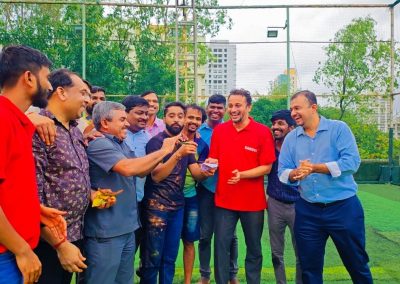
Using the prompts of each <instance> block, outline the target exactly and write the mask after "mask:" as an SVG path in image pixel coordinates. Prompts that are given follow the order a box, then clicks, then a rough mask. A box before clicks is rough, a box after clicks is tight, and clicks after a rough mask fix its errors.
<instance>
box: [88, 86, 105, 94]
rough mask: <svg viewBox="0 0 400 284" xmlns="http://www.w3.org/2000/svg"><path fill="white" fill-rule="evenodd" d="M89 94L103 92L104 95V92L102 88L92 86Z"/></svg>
mask: <svg viewBox="0 0 400 284" xmlns="http://www.w3.org/2000/svg"><path fill="white" fill-rule="evenodd" d="M90 92H91V93H92V94H94V93H97V92H103V93H104V94H106V90H105V89H104V88H103V87H100V86H92V87H91V88H90Z"/></svg>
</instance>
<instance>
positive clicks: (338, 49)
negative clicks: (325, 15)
mask: <svg viewBox="0 0 400 284" xmlns="http://www.w3.org/2000/svg"><path fill="white" fill-rule="evenodd" d="M375 26H376V22H375V21H374V20H373V19H372V18H370V17H366V18H357V19H354V20H353V21H352V22H351V23H350V24H348V25H347V26H345V27H344V28H343V29H341V30H339V31H338V32H337V33H336V34H335V37H334V39H333V40H332V43H330V44H329V45H328V46H327V47H325V51H326V55H327V60H326V61H325V62H324V63H320V67H319V68H318V70H317V71H316V73H315V76H314V81H315V82H316V83H321V84H324V85H325V86H327V87H328V88H329V89H330V90H331V92H332V94H333V96H332V98H333V100H334V102H335V103H336V104H337V106H338V107H339V109H340V116H339V119H342V118H343V115H344V113H345V111H346V110H347V109H348V108H349V107H352V106H355V105H357V103H359V102H360V101H361V100H362V99H363V98H364V99H365V96H364V97H363V95H366V94H367V93H369V92H373V91H376V92H379V93H381V94H385V95H387V94H388V88H389V82H390V74H389V70H390V68H389V62H390V45H389V43H387V42H381V41H379V40H378V39H377V35H376V31H375ZM396 57H398V55H396ZM397 64H398V60H397Z"/></svg>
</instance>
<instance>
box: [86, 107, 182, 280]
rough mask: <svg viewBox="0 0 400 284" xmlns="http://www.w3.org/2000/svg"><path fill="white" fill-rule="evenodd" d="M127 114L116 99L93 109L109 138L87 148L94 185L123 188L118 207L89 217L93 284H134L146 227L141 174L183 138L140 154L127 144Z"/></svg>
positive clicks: (88, 272)
mask: <svg viewBox="0 0 400 284" xmlns="http://www.w3.org/2000/svg"><path fill="white" fill-rule="evenodd" d="M126 117H127V114H126V112H125V107H124V106H123V105H122V104H119V103H115V102H101V103H99V104H97V105H96V106H95V108H94V110H93V123H94V126H95V127H96V130H98V131H100V132H101V133H102V134H103V135H104V137H99V138H97V139H95V140H93V141H91V142H90V143H89V146H88V148H87V155H88V158H89V174H90V182H91V187H92V188H94V189H102V188H109V189H111V190H112V191H113V192H116V191H120V190H121V189H122V190H123V192H122V193H121V194H120V195H118V200H117V201H116V203H115V204H114V205H113V206H112V207H110V208H108V209H103V210H99V209H97V208H95V207H91V208H89V209H88V211H87V214H86V216H85V226H84V234H85V244H84V247H85V252H86V257H87V265H88V269H87V270H86V271H85V276H84V283H88V284H95V283H133V271H134V270H133V261H134V253H135V235H134V232H135V230H136V229H137V228H139V226H140V222H139V220H138V212H137V201H136V190H135V176H145V175H146V174H148V173H149V172H150V171H151V170H152V169H154V167H156V165H157V164H158V163H159V162H161V161H162V159H163V158H164V157H165V156H166V155H168V154H169V153H170V152H172V150H173V149H174V148H175V143H176V141H177V139H176V138H170V139H165V140H164V141H163V144H162V146H160V148H159V149H158V150H157V151H154V152H153V153H151V154H149V155H147V156H145V157H140V158H136V157H135V155H134V152H133V151H132V150H131V149H130V148H129V146H128V145H127V144H126V143H125V142H124V139H125V138H126V135H127V128H128V127H129V123H128V122H127V119H126Z"/></svg>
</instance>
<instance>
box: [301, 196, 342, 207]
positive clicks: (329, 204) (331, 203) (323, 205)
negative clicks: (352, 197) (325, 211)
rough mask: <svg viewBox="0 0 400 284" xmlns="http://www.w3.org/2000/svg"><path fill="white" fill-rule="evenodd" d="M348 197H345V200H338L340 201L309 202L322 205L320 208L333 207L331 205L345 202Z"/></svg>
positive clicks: (318, 205)
mask: <svg viewBox="0 0 400 284" xmlns="http://www.w3.org/2000/svg"><path fill="white" fill-rule="evenodd" d="M347 199H348V198H346V199H343V200H338V201H333V202H329V203H322V202H309V204H311V205H313V206H317V207H320V208H326V207H331V206H335V205H338V204H340V203H343V202H345V201H346V200H347Z"/></svg>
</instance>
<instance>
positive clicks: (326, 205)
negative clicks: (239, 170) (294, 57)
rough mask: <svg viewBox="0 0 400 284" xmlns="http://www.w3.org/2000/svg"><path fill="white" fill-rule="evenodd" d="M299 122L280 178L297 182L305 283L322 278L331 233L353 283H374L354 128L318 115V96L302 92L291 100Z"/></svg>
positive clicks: (286, 147)
mask: <svg viewBox="0 0 400 284" xmlns="http://www.w3.org/2000/svg"><path fill="white" fill-rule="evenodd" d="M290 109H291V115H292V118H293V119H294V120H295V121H296V123H297V125H299V126H300V127H297V128H296V129H294V130H293V131H292V132H290V133H289V134H288V135H287V136H286V139H285V141H284V142H283V145H282V149H281V154H280V157H279V170H278V174H279V179H280V181H281V182H283V183H286V184H289V185H299V191H300V196H301V199H300V200H298V201H297V202H296V206H295V208H296V220H295V225H294V233H295V238H296V244H297V248H298V254H299V259H300V265H301V268H302V279H303V282H304V283H306V284H307V283H322V282H323V278H322V271H323V265H324V253H325V245H326V241H327V239H328V237H331V238H332V240H333V242H334V244H335V246H336V248H337V250H338V252H339V254H340V257H341V259H342V261H343V264H344V266H345V267H346V269H347V271H348V272H349V274H350V276H351V278H352V280H353V283H362V284H368V283H373V280H372V275H371V271H370V269H369V266H368V261H369V258H368V255H367V252H366V250H365V225H364V212H363V208H362V206H361V203H360V201H359V199H358V197H357V196H356V192H357V184H356V183H355V181H354V178H353V174H354V173H355V172H356V171H357V169H358V167H359V165H360V156H359V153H358V149H357V144H356V141H355V138H354V136H353V134H352V132H351V130H350V128H349V127H348V126H347V125H346V124H345V123H344V122H342V121H337V120H331V119H326V118H324V117H322V116H319V114H318V105H317V99H316V96H315V94H314V93H312V92H310V91H300V92H297V93H296V94H294V95H293V96H292V98H291V100H290Z"/></svg>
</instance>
